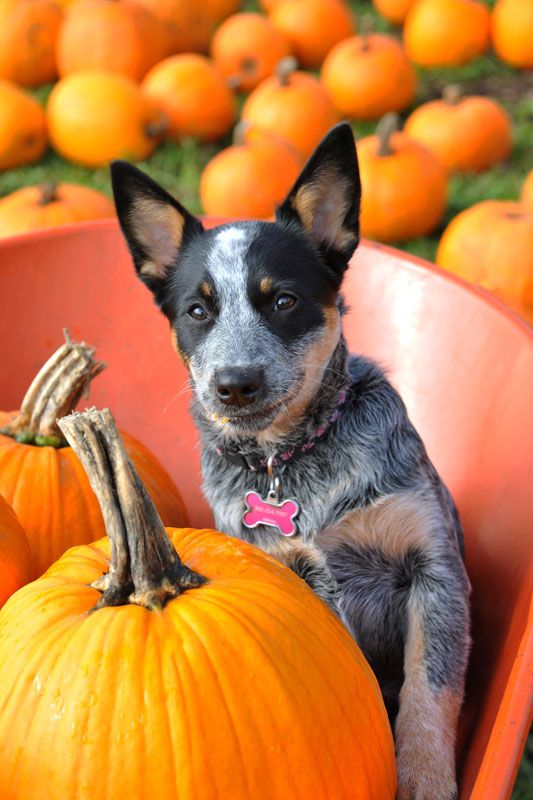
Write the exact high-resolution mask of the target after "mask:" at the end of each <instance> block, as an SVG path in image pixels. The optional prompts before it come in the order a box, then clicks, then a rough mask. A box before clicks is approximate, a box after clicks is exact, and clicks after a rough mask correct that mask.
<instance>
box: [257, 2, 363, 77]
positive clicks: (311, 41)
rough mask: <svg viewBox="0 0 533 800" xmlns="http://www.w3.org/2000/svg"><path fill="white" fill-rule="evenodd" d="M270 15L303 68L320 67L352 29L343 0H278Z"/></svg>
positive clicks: (347, 8) (350, 16)
mask: <svg viewBox="0 0 533 800" xmlns="http://www.w3.org/2000/svg"><path fill="white" fill-rule="evenodd" d="M270 19H271V20H272V22H273V23H274V25H275V26H276V28H277V29H278V30H279V31H280V32H281V33H282V34H283V36H284V37H285V38H286V39H287V41H288V42H289V44H290V46H291V50H292V52H293V53H294V55H295V56H296V58H297V59H298V63H299V64H300V65H301V66H302V67H305V68H306V69H315V68H316V67H319V66H320V65H321V64H322V62H323V60H324V58H325V57H326V56H327V54H328V53H329V51H330V50H331V48H332V47H333V46H334V45H335V44H337V42H340V41H341V40H342V39H346V37H347V36H351V35H352V34H353V33H354V32H355V23H354V19H353V18H352V14H351V11H350V8H349V6H348V5H347V4H346V3H345V2H344V0H280V2H278V3H276V5H275V6H274V8H273V9H272V11H271V13H270Z"/></svg>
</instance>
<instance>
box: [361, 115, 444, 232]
mask: <svg viewBox="0 0 533 800" xmlns="http://www.w3.org/2000/svg"><path fill="white" fill-rule="evenodd" d="M397 127H398V118H397V116H396V115H395V114H387V115H386V116H385V117H383V119H382V120H381V122H380V123H379V125H378V128H377V130H376V134H375V135H374V136H366V137H365V138H363V139H360V140H359V142H358V143H357V153H358V156H359V170H360V173H361V184H362V203H361V233H362V235H363V236H366V237H367V238H369V239H377V240H378V241H380V242H404V241H408V240H409V239H415V238H416V237H417V236H426V235H427V234H429V233H431V232H432V231H433V230H434V229H435V227H436V226H437V225H438V224H439V222H440V221H441V219H442V216H443V214H444V209H445V208H446V189H447V180H446V171H445V169H444V167H442V166H441V164H440V163H439V162H438V161H437V160H436V159H435V158H434V156H432V155H431V153H429V152H428V151H427V150H426V148H425V147H423V146H422V145H420V144H418V142H415V141H413V140H412V139H410V138H409V136H407V134H406V133H403V132H401V131H398V130H397Z"/></svg>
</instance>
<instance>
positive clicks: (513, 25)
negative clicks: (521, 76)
mask: <svg viewBox="0 0 533 800" xmlns="http://www.w3.org/2000/svg"><path fill="white" fill-rule="evenodd" d="M491 33H492V43H493V45H494V49H495V50H496V54H497V55H498V56H499V58H501V59H502V60H503V61H506V62H507V63H508V64H512V66H513V67H518V68H519V69H533V45H532V44H531V43H532V42H533V0H498V1H497V3H496V5H495V6H494V8H493V10H492V16H491Z"/></svg>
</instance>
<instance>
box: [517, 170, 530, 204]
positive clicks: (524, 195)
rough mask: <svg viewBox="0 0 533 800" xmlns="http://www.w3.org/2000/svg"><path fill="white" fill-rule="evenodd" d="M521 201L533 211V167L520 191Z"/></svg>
mask: <svg viewBox="0 0 533 800" xmlns="http://www.w3.org/2000/svg"><path fill="white" fill-rule="evenodd" d="M520 201H521V202H522V203H523V204H524V205H525V206H526V208H528V209H529V210H530V211H533V169H532V170H531V171H530V172H529V173H528V174H527V176H526V179H525V181H524V183H523V184H522V191H521V193H520Z"/></svg>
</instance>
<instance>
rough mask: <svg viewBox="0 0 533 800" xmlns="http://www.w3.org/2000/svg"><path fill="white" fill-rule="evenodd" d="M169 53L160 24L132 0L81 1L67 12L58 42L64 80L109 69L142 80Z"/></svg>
mask: <svg viewBox="0 0 533 800" xmlns="http://www.w3.org/2000/svg"><path fill="white" fill-rule="evenodd" d="M168 53H169V42H168V36H167V33H166V31H165V29H164V27H163V25H162V23H161V22H160V21H159V20H158V19H157V18H156V17H154V15H153V14H152V13H151V12H150V11H148V10H147V9H146V8H143V7H142V6H140V5H138V4H137V3H134V2H130V0H122V1H121V2H120V3H118V2H116V0H78V2H75V3H74V4H73V5H72V6H71V7H70V8H69V10H68V13H67V15H66V19H65V22H64V24H63V26H62V28H61V31H60V34H59V39H58V42H57V64H58V71H59V74H60V75H61V76H62V77H64V76H65V75H70V74H71V73H72V72H79V71H80V70H85V69H105V70H109V71H111V72H119V73H120V74H121V75H126V77H128V78H132V79H133V80H135V81H140V80H141V78H143V77H144V76H145V75H146V73H147V72H148V70H149V69H150V68H151V67H153V66H154V64H157V62H158V61H161V60H162V59H163V58H165V56H167V55H168Z"/></svg>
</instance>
